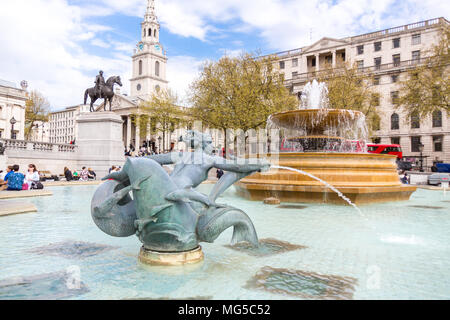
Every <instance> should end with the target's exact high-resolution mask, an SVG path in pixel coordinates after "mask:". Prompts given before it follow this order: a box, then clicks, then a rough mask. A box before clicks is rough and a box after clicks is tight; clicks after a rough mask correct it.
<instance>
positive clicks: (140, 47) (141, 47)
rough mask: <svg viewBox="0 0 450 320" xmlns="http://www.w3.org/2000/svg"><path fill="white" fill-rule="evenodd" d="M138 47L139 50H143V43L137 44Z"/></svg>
mask: <svg viewBox="0 0 450 320" xmlns="http://www.w3.org/2000/svg"><path fill="white" fill-rule="evenodd" d="M138 47H139V50H141V51H142V50H144V44H143V43H139V45H138Z"/></svg>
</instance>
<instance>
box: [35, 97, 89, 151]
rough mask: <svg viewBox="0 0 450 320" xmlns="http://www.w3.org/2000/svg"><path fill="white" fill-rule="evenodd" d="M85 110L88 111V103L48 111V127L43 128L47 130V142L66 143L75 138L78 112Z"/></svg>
mask: <svg viewBox="0 0 450 320" xmlns="http://www.w3.org/2000/svg"><path fill="white" fill-rule="evenodd" d="M85 112H89V106H88V105H78V106H72V107H67V108H65V109H63V110H60V111H56V112H52V113H50V119H49V122H48V127H47V128H45V127H44V128H43V130H44V131H46V132H49V141H48V142H50V143H61V144H68V143H70V142H72V141H74V140H76V138H77V134H78V126H77V121H76V120H77V118H78V116H79V115H80V114H82V113H85ZM41 134H42V132H41ZM38 135H39V132H38ZM36 141H41V140H36ZM44 142H47V141H44Z"/></svg>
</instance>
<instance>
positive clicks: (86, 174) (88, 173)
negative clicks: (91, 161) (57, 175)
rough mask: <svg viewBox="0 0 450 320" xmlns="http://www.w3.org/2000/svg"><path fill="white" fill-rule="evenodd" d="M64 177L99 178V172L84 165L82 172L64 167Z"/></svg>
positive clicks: (85, 179) (77, 179)
mask: <svg viewBox="0 0 450 320" xmlns="http://www.w3.org/2000/svg"><path fill="white" fill-rule="evenodd" d="M64 177H65V178H66V181H74V180H75V181H89V180H97V174H96V173H95V172H94V170H92V169H91V168H86V167H83V168H82V169H81V171H80V172H78V171H74V172H73V173H72V171H71V170H70V169H69V168H68V167H65V168H64Z"/></svg>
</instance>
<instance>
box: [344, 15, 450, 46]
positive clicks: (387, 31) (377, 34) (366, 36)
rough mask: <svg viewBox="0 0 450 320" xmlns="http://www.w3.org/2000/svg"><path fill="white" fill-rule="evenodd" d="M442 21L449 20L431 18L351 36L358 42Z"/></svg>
mask: <svg viewBox="0 0 450 320" xmlns="http://www.w3.org/2000/svg"><path fill="white" fill-rule="evenodd" d="M440 23H442V24H444V23H447V24H448V23H449V21H447V19H445V18H436V19H430V20H425V21H420V22H415V23H411V24H407V25H404V26H400V27H394V28H390V29H385V30H381V31H375V32H371V33H366V34H362V35H359V36H354V37H351V40H352V42H358V41H361V40H368V39H372V38H377V37H382V36H386V35H393V34H396V33H400V32H404V31H411V30H415V29H421V28H425V27H429V26H432V25H435V24H440Z"/></svg>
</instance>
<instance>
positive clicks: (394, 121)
mask: <svg viewBox="0 0 450 320" xmlns="http://www.w3.org/2000/svg"><path fill="white" fill-rule="evenodd" d="M398 129H400V117H399V116H398V114H397V113H393V114H392V116H391V130H398Z"/></svg>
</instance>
